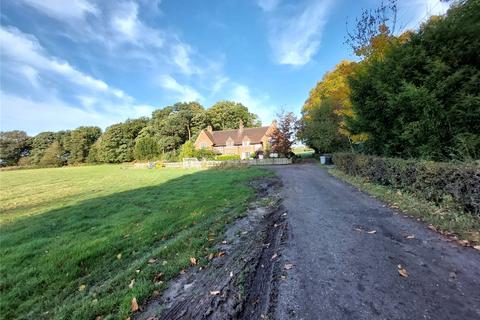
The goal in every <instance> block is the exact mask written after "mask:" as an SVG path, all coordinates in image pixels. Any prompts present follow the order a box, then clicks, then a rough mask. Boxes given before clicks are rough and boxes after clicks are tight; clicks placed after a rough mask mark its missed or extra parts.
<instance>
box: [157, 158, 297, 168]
mask: <svg viewBox="0 0 480 320" xmlns="http://www.w3.org/2000/svg"><path fill="white" fill-rule="evenodd" d="M291 163H292V159H287V158H270V159H249V160H228V161H213V160H202V161H198V160H197V161H195V160H192V159H188V160H186V161H183V162H164V163H163V166H164V167H165V168H213V167H240V166H267V165H284V164H291Z"/></svg>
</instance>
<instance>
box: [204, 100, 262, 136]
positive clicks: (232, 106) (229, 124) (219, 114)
mask: <svg viewBox="0 0 480 320" xmlns="http://www.w3.org/2000/svg"><path fill="white" fill-rule="evenodd" d="M207 114H208V120H209V121H210V123H211V125H212V127H213V129H214V130H226V129H238V127H239V125H240V120H241V121H242V122H243V125H244V126H245V127H259V126H260V125H261V122H260V120H259V119H258V116H257V115H255V114H253V113H251V112H249V111H248V108H247V107H245V106H244V105H243V104H241V103H237V102H233V101H219V102H217V103H215V104H214V105H213V106H212V107H210V108H209V109H208V110H207Z"/></svg>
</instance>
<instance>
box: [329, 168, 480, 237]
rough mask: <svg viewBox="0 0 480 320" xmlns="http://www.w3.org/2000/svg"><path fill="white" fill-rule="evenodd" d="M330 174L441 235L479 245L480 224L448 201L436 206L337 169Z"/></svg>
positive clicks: (409, 194) (331, 170)
mask: <svg viewBox="0 0 480 320" xmlns="http://www.w3.org/2000/svg"><path fill="white" fill-rule="evenodd" d="M328 171H329V173H330V174H332V175H333V176H335V177H337V178H339V179H341V180H344V181H346V182H348V183H350V184H351V185H353V186H355V187H357V188H358V189H359V190H361V191H364V192H367V193H369V194H371V195H373V196H375V197H377V198H378V199H380V200H383V201H385V202H387V203H388V204H390V206H393V207H394V208H398V209H399V210H401V211H403V212H405V213H407V214H408V215H411V216H413V217H416V218H419V219H421V220H422V221H424V222H426V223H427V224H431V225H432V226H434V227H435V228H436V229H437V230H439V231H441V232H442V233H445V234H452V235H455V236H457V237H458V238H459V239H461V240H467V241H469V242H470V243H471V244H472V245H478V244H480V221H479V220H478V219H476V218H475V217H474V216H473V215H471V214H469V213H466V212H463V211H462V210H461V209H460V208H458V206H456V205H454V204H453V203H452V202H450V203H449V202H448V201H446V202H445V203H444V204H443V205H436V204H435V203H433V202H429V201H427V200H424V199H422V198H419V197H417V196H415V194H412V193H409V192H405V191H399V190H394V189H392V188H388V187H385V186H381V185H379V184H375V183H371V182H368V181H366V179H364V178H362V177H355V176H351V175H348V174H345V173H344V172H342V171H340V170H338V169H329V170H328Z"/></svg>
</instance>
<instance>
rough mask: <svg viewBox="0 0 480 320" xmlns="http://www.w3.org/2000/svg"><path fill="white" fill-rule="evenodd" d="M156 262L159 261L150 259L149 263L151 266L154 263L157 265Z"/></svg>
mask: <svg viewBox="0 0 480 320" xmlns="http://www.w3.org/2000/svg"><path fill="white" fill-rule="evenodd" d="M155 262H157V259H155V258H150V259H148V263H149V264H153V263H155Z"/></svg>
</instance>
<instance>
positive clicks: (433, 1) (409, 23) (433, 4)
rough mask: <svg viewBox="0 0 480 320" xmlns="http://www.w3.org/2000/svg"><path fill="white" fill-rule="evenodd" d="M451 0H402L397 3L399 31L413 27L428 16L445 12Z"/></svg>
mask: <svg viewBox="0 0 480 320" xmlns="http://www.w3.org/2000/svg"><path fill="white" fill-rule="evenodd" d="M450 4H451V2H445V1H440V0H404V1H399V3H398V15H399V21H400V32H403V31H405V30H407V29H415V28H417V27H418V26H419V25H420V24H421V23H422V22H425V21H426V20H427V19H428V18H429V17H430V16H433V15H442V14H444V13H446V12H447V10H448V8H449V7H450Z"/></svg>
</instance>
